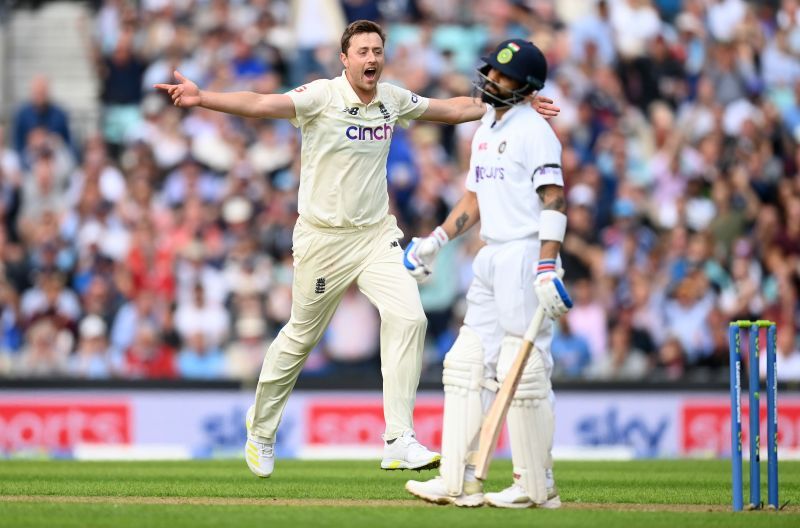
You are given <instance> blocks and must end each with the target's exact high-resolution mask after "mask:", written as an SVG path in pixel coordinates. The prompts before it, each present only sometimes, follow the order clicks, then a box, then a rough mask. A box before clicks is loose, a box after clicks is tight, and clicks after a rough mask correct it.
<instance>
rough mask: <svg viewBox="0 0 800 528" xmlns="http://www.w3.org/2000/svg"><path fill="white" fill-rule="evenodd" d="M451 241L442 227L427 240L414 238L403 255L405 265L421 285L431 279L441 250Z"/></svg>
mask: <svg viewBox="0 0 800 528" xmlns="http://www.w3.org/2000/svg"><path fill="white" fill-rule="evenodd" d="M449 240H450V237H448V236H447V233H445V232H444V229H442V227H441V226H439V227H437V228H436V229H434V230H433V233H431V234H430V235H428V236H426V237H425V238H419V237H414V238H412V239H411V242H410V243H409V244H408V246H406V250H405V252H404V253H403V265H404V266H405V267H406V269H407V270H408V272H409V273H410V274H411V276H412V277H414V279H416V281H417V282H418V283H419V284H422V283H424V282H425V281H427V280H428V279H430V277H431V274H432V273H433V262H434V261H435V260H436V255H438V254H439V250H440V249H442V247H444V245H445V244H447V242H448V241H449Z"/></svg>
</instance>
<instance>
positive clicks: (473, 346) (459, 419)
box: [439, 327, 483, 497]
mask: <svg viewBox="0 0 800 528" xmlns="http://www.w3.org/2000/svg"><path fill="white" fill-rule="evenodd" d="M442 383H443V384H444V419H443V424H442V461H441V465H440V466H439V472H440V474H441V476H442V479H443V480H444V484H445V487H446V489H447V493H449V494H450V495H452V496H454V497H455V496H458V495H461V492H462V487H463V483H464V468H465V465H466V460H467V456H468V454H469V452H470V451H471V450H472V449H474V448H475V446H470V445H469V444H470V443H471V442H472V440H473V438H476V437H477V432H478V429H480V426H481V422H482V421H483V408H482V406H481V387H482V385H483V346H482V345H481V340H480V338H479V337H478V334H476V333H475V332H474V331H472V330H470V329H469V328H467V327H461V331H460V332H459V334H458V338H457V339H456V342H455V343H453V347H452V348H451V349H450V352H448V353H447V355H446V356H445V358H444V372H443V374H442Z"/></svg>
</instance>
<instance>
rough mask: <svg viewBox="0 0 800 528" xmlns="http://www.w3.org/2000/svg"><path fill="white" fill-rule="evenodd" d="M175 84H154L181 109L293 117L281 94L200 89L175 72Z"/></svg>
mask: <svg viewBox="0 0 800 528" xmlns="http://www.w3.org/2000/svg"><path fill="white" fill-rule="evenodd" d="M175 79H176V80H177V81H178V84H156V85H154V86H155V88H158V89H159V90H165V91H166V92H167V93H168V94H169V95H170V97H172V104H174V105H175V106H178V107H181V108H191V107H193V106H201V107H203V108H208V109H209V110H217V111H218V112H225V113H226V114H234V115H238V116H242V117H256V118H272V119H292V118H294V117H295V108H294V102H292V99H291V97H289V96H288V95H283V94H257V93H254V92H229V93H221V92H209V91H207V90H201V89H199V88H198V87H197V85H196V84H195V83H194V82H192V81H191V80H189V79H187V78H186V77H184V76H183V75H181V73H180V72H179V71H177V70H176V71H175Z"/></svg>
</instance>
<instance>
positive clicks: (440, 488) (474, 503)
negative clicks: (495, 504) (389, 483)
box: [406, 477, 483, 508]
mask: <svg viewBox="0 0 800 528" xmlns="http://www.w3.org/2000/svg"><path fill="white" fill-rule="evenodd" d="M406 490H407V491H408V492H409V493H410V494H412V495H415V496H417V497H419V498H420V499H423V500H426V501H428V502H432V503H434V504H455V505H456V506H461V507H463V508H477V507H479V506H483V484H481V482H480V481H473V482H465V483H464V488H463V490H462V491H461V495H458V496H457V497H453V496H452V495H450V494H448V493H447V489H446V488H445V485H444V480H442V477H436V478H433V479H431V480H428V481H425V482H421V481H418V480H409V481H408V482H406Z"/></svg>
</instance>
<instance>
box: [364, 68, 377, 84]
mask: <svg viewBox="0 0 800 528" xmlns="http://www.w3.org/2000/svg"><path fill="white" fill-rule="evenodd" d="M377 78H378V69H377V68H367V69H366V70H364V79H366V80H367V81H369V82H373V81H375V79H377Z"/></svg>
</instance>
